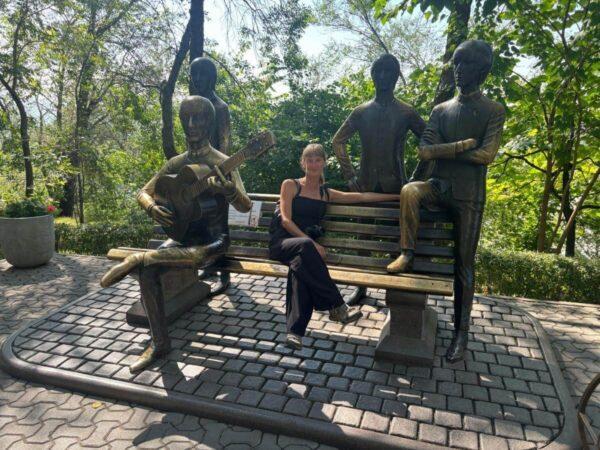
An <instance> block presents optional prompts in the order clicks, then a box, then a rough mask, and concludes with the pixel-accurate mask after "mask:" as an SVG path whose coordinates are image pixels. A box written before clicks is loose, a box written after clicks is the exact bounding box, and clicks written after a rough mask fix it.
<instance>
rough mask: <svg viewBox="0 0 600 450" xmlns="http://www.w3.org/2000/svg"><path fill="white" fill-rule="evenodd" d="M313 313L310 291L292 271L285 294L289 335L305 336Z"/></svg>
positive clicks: (289, 274)
mask: <svg viewBox="0 0 600 450" xmlns="http://www.w3.org/2000/svg"><path fill="white" fill-rule="evenodd" d="M312 312H313V303H312V299H311V295H310V291H309V290H308V288H307V286H306V284H305V283H303V282H302V281H301V280H300V279H299V278H298V277H297V276H296V273H295V272H294V271H293V270H290V271H289V272H288V277H287V289H286V292H285V315H286V319H287V331H288V333H293V334H295V335H298V336H304V334H305V333H306V327H307V326H308V322H310V318H311V316H312Z"/></svg>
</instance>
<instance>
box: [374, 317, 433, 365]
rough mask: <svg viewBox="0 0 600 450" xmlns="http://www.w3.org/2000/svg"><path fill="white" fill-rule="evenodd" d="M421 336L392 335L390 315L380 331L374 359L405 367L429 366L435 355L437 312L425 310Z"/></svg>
mask: <svg viewBox="0 0 600 450" xmlns="http://www.w3.org/2000/svg"><path fill="white" fill-rule="evenodd" d="M423 316H424V324H423V336H422V337H421V338H414V337H408V336H402V335H401V334H392V333H391V330H390V328H391V327H390V322H391V318H390V313H388V316H387V319H386V320H385V323H384V325H383V328H382V330H381V335H380V337H379V343H378V344H377V347H376V348H375V358H378V359H379V358H381V359H387V360H391V361H394V362H397V363H401V364H404V365H406V366H429V367H430V366H431V365H432V364H433V356H434V353H435V334H436V331H437V312H435V310H434V309H433V308H429V307H428V308H426V309H425V311H424V313H423Z"/></svg>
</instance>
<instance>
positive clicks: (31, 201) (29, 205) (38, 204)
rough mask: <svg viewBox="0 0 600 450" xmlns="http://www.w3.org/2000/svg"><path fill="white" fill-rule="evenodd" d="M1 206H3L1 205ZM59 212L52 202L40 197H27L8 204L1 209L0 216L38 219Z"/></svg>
mask: <svg viewBox="0 0 600 450" xmlns="http://www.w3.org/2000/svg"><path fill="white" fill-rule="evenodd" d="M0 206H1V205H0ZM58 212H59V210H58V209H57V208H56V205H54V204H53V203H52V202H51V201H43V200H42V199H41V198H40V197H25V198H20V199H18V200H14V201H11V202H8V203H7V204H6V206H4V207H3V208H0V215H1V216H5V217H12V218H20V217H37V216H45V215H47V214H52V215H56V214H58Z"/></svg>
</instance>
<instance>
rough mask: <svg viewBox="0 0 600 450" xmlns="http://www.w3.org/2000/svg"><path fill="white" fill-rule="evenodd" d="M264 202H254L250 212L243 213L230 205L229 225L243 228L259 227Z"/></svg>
mask: <svg viewBox="0 0 600 450" xmlns="http://www.w3.org/2000/svg"><path fill="white" fill-rule="evenodd" d="M261 208H262V202H260V201H256V200H253V201H252V208H251V209H250V211H248V212H245V213H241V212H239V211H237V210H236V209H235V208H234V207H233V206H231V205H229V225H239V226H242V227H252V228H256V227H258V223H259V221H260V210H261Z"/></svg>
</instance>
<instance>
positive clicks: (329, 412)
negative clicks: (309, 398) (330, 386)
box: [308, 402, 336, 422]
mask: <svg viewBox="0 0 600 450" xmlns="http://www.w3.org/2000/svg"><path fill="white" fill-rule="evenodd" d="M335 411H336V407H335V406H334V405H329V404H324V403H320V402H315V403H313V406H312V408H311V409H310V412H309V414H308V417H310V418H311V419H318V420H326V421H328V422H329V421H331V420H333V417H334V415H335Z"/></svg>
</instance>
